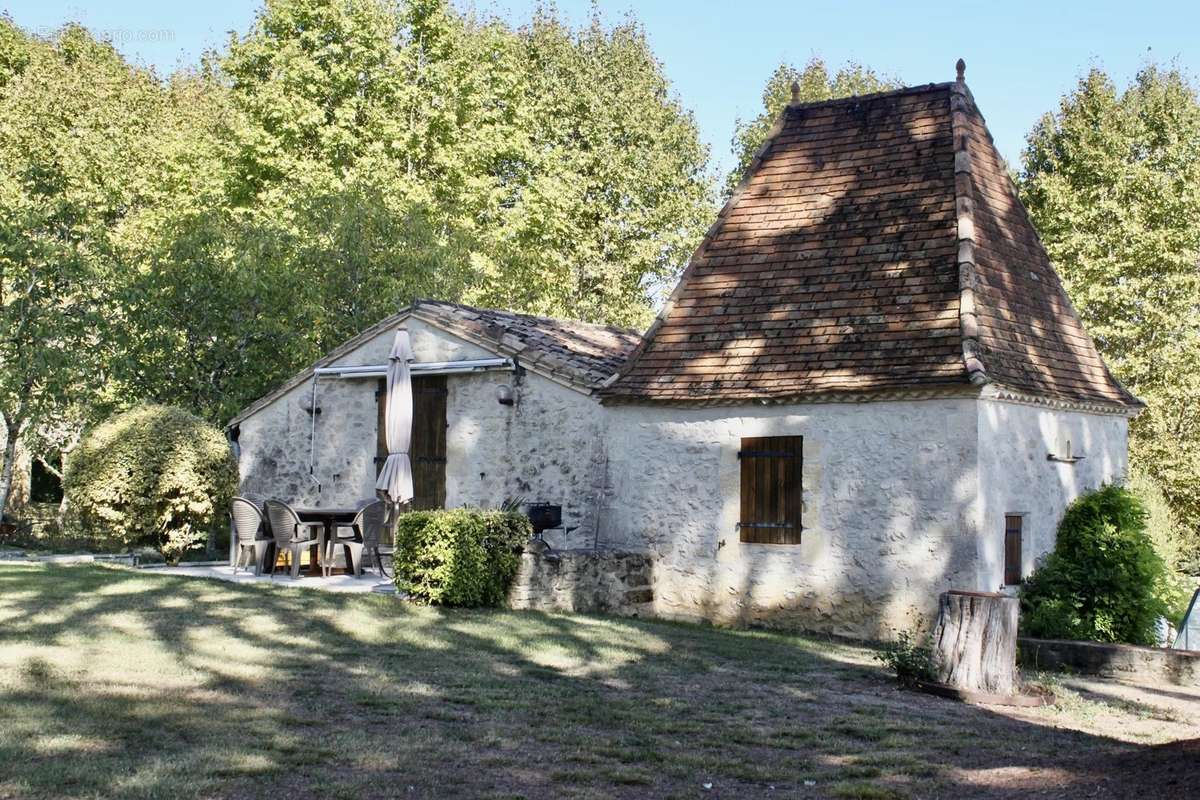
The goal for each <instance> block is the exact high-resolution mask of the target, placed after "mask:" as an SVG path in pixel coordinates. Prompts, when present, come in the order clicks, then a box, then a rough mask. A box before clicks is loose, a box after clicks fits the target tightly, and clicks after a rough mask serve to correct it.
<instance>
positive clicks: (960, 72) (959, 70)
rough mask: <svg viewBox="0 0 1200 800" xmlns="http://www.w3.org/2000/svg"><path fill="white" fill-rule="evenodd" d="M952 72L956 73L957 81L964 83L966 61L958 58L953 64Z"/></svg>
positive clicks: (965, 79)
mask: <svg viewBox="0 0 1200 800" xmlns="http://www.w3.org/2000/svg"><path fill="white" fill-rule="evenodd" d="M954 72H955V73H956V76H957V79H958V82H959V83H966V81H967V62H965V61H963V60H962V59H961V58H960V59H959V60H958V62H957V63H955V65H954Z"/></svg>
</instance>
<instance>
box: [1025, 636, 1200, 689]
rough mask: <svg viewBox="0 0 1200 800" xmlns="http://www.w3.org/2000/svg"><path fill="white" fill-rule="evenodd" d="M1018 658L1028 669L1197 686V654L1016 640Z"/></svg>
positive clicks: (1199, 679) (1199, 664) (1199, 660)
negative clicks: (1065, 670) (1064, 671)
mask: <svg viewBox="0 0 1200 800" xmlns="http://www.w3.org/2000/svg"><path fill="white" fill-rule="evenodd" d="M1017 658H1018V659H1019V660H1020V662H1021V665H1022V666H1025V667H1029V668H1031V669H1048V670H1061V669H1069V670H1072V671H1074V672H1080V673H1083V674H1086V675H1104V676H1106V677H1110V678H1128V679H1133V680H1141V681H1147V680H1150V681H1157V682H1162V683H1173V684H1175V685H1177V686H1200V652H1196V651H1194V650H1167V649H1164V648H1159V647H1135V646H1133V645H1128V644H1098V643H1096V642H1069V641H1063V640H1060V639H1031V638H1029V637H1026V636H1021V637H1018V638H1017Z"/></svg>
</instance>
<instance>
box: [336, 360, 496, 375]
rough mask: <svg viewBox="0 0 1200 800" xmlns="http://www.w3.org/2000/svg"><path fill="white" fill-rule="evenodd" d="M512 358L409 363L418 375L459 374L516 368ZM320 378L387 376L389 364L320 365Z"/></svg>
mask: <svg viewBox="0 0 1200 800" xmlns="http://www.w3.org/2000/svg"><path fill="white" fill-rule="evenodd" d="M516 368H517V365H516V363H515V362H514V361H513V360H512V359H511V358H469V359H465V360H463V361H427V362H424V363H422V362H419V361H418V362H414V363H412V364H410V365H409V367H408V369H409V372H410V373H411V374H412V375H414V376H416V375H459V374H462V373H465V372H488V371H491V370H515V369H516ZM313 374H314V375H316V376H317V377H320V378H385V377H387V364H369V365H366V366H361V367H350V366H347V367H320V368H318V369H315V370H313Z"/></svg>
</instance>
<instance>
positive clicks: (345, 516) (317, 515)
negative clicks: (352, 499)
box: [296, 506, 358, 577]
mask: <svg viewBox="0 0 1200 800" xmlns="http://www.w3.org/2000/svg"><path fill="white" fill-rule="evenodd" d="M357 513H358V509H357V508H347V507H345V506H315V507H312V508H297V509H296V514H297V516H299V517H300V519H301V521H303V522H322V523H324V524H325V539H324V541H325V542H328V541H330V540H331V539H333V537H334V534H335V533H336V532H337V525H338V523H340V522H353V521H354V515H355V514H357ZM318 549H319V546H318V545H313V546H312V547H311V548H309V551H308V574H309V575H311V576H314V577H320V576H321V564H320V562H319V560H318V556H317V550H318ZM320 558H324V555H323V554H322V555H321V556H320Z"/></svg>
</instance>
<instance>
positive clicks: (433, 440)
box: [375, 375, 447, 510]
mask: <svg viewBox="0 0 1200 800" xmlns="http://www.w3.org/2000/svg"><path fill="white" fill-rule="evenodd" d="M385 389H386V384H384V383H383V381H380V387H379V391H378V392H376V394H375V396H376V398H377V399H378V401H379V405H378V408H379V417H378V421H377V423H376V425H377V427H376V431H377V432H378V435H377V437H376V445H375V451H376V458H375V474H376V475H378V474H379V470H381V469H383V462H384V461H385V460H386V459H387V442H386V441H385V436H384V424H383V408H384V404H383V399H384V395H385ZM412 392H413V426H412V442H411V443H410V444H409V448H408V457H409V460H410V461H411V462H412V471H413V500H412V506H410V507H411V508H412V509H414V510H419V509H427V508H444V507H445V505H446V395H447V390H446V376H445V375H422V376H420V377H414V378H413V379H412Z"/></svg>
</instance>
